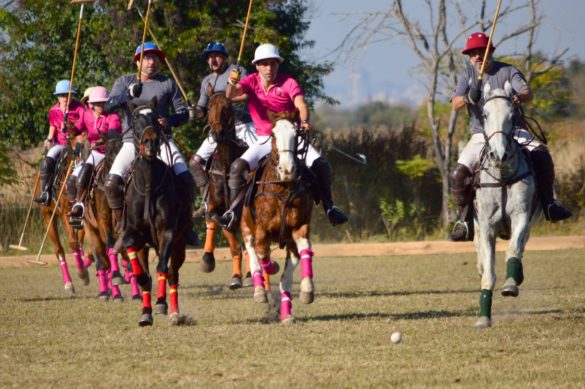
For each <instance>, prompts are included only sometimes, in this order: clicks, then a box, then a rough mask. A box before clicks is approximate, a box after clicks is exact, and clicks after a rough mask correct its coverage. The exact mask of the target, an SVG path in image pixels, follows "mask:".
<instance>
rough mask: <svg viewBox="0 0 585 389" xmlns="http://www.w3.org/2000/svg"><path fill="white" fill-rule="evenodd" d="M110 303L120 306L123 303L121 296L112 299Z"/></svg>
mask: <svg viewBox="0 0 585 389" xmlns="http://www.w3.org/2000/svg"><path fill="white" fill-rule="evenodd" d="M112 301H113V302H115V303H118V304H121V303H123V302H124V296H122V295H121V294H119V295H117V296H114V297H112Z"/></svg>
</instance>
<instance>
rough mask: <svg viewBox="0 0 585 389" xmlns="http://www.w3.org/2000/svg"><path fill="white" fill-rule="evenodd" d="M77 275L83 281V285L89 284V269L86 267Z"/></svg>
mask: <svg viewBox="0 0 585 389" xmlns="http://www.w3.org/2000/svg"><path fill="white" fill-rule="evenodd" d="M77 277H79V279H80V280H81V281H82V282H83V285H85V286H87V285H89V272H88V271H87V268H86V267H84V268H83V270H80V271H79V272H78V273H77Z"/></svg>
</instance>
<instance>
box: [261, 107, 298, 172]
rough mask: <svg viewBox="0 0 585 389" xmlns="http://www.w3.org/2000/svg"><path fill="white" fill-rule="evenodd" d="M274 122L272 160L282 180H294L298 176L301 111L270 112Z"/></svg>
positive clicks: (269, 114)
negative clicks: (297, 157) (298, 127)
mask: <svg viewBox="0 0 585 389" xmlns="http://www.w3.org/2000/svg"><path fill="white" fill-rule="evenodd" d="M268 117H269V118H270V121H271V122H272V153H271V156H270V158H271V161H272V163H273V165H274V166H276V170H277V171H278V175H279V176H280V180H281V181H283V182H292V181H294V180H295V178H296V176H297V169H296V158H295V157H296V154H297V126H296V124H295V123H296V122H297V121H298V117H299V112H298V111H294V112H279V113H273V112H270V111H269V112H268Z"/></svg>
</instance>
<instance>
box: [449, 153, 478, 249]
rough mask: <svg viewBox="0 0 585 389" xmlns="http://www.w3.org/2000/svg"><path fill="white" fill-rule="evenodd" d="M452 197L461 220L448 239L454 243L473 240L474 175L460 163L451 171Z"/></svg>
mask: <svg viewBox="0 0 585 389" xmlns="http://www.w3.org/2000/svg"><path fill="white" fill-rule="evenodd" d="M450 178H451V196H452V198H453V201H454V202H455V204H457V206H458V207H459V220H458V221H457V222H455V226H454V227H453V231H452V232H451V233H450V234H449V236H448V238H447V239H449V240H450V241H452V242H465V241H471V240H473V192H472V179H473V174H472V173H471V171H470V170H469V168H468V167H467V166H465V165H462V164H460V163H458V164H456V165H455V167H454V168H453V170H452V171H451V177H450Z"/></svg>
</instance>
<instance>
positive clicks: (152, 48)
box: [134, 42, 166, 62]
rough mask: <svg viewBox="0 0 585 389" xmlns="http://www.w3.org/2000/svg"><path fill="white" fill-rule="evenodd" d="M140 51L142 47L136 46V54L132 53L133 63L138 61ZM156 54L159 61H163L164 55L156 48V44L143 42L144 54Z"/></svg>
mask: <svg viewBox="0 0 585 389" xmlns="http://www.w3.org/2000/svg"><path fill="white" fill-rule="evenodd" d="M141 51H142V45H138V47H137V48H136V52H135V53H134V62H136V61H138V60H139V59H140V52H141ZM149 53H152V54H156V55H157V56H158V58H159V59H160V60H161V61H164V60H165V57H166V56H165V53H164V52H163V51H162V50H161V49H159V48H158V46H157V45H156V43H152V42H144V54H149Z"/></svg>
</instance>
